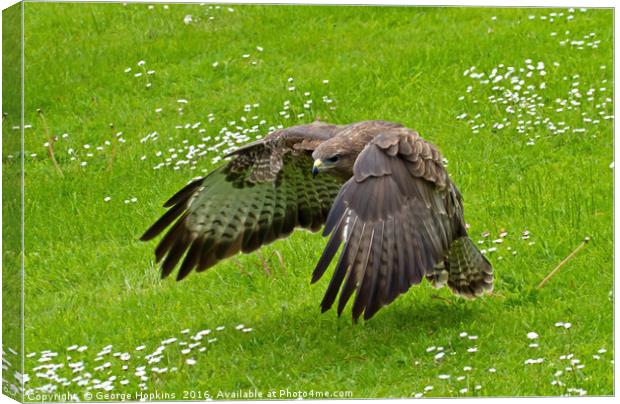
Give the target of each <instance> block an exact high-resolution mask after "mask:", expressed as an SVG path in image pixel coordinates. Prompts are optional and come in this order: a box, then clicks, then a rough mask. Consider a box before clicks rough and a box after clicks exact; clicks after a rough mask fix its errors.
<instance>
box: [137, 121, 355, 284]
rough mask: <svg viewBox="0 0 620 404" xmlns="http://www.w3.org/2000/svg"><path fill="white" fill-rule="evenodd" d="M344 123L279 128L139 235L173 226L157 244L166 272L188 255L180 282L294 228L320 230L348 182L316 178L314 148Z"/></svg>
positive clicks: (184, 192)
mask: <svg viewBox="0 0 620 404" xmlns="http://www.w3.org/2000/svg"><path fill="white" fill-rule="evenodd" d="M338 129H339V127H338V126H334V125H327V124H323V123H314V124H310V125H302V126H296V127H291V128H288V129H285V130H282V131H278V132H274V133H273V134H271V135H269V136H267V137H266V138H265V139H263V140H260V141H258V142H254V143H252V144H249V145H247V146H244V147H242V148H241V149H239V150H237V151H236V152H234V153H233V154H232V155H233V156H234V158H233V159H232V160H231V161H230V162H229V163H228V164H227V165H225V166H221V167H219V168H217V169H215V170H214V171H212V172H211V173H210V174H209V175H207V176H206V177H204V178H201V179H199V180H197V181H194V182H192V183H190V184H188V185H187V186H186V187H184V188H183V189H181V190H180V191H179V192H178V193H177V194H175V195H174V196H173V197H172V198H170V200H168V201H167V202H166V203H165V204H164V207H168V208H170V209H169V210H168V211H167V212H166V213H165V214H164V215H163V216H162V217H161V218H160V219H159V220H158V221H157V222H155V223H154V224H153V225H152V226H151V227H150V228H149V229H148V230H147V231H146V232H145V233H144V235H143V236H142V238H141V240H144V241H147V240H150V239H152V238H154V237H156V236H157V235H158V234H160V233H161V232H163V231H164V230H165V229H166V228H168V226H170V225H172V226H171V227H170V229H169V230H168V232H167V233H166V235H165V236H164V237H163V238H162V239H161V241H160V242H159V245H158V246H157V248H156V249H155V256H156V260H157V262H160V261H161V260H163V263H162V277H165V276H168V275H169V274H170V273H171V272H172V271H173V269H174V268H175V266H176V265H177V264H178V263H179V262H180V261H181V259H182V258H183V257H185V258H184V259H183V261H182V263H181V267H180V269H179V272H178V274H177V280H180V279H183V278H184V277H185V276H187V275H188V274H189V273H190V272H191V270H192V269H196V270H197V271H204V270H206V269H207V268H209V267H211V266H213V265H215V264H216V263H217V262H218V261H220V260H222V259H224V258H227V257H230V256H232V255H234V254H236V253H237V252H239V251H243V252H245V253H248V252H251V251H254V250H256V249H258V248H259V247H260V246H262V245H264V244H267V243H270V242H272V241H274V240H276V239H277V238H282V237H286V236H288V235H289V234H290V233H291V232H292V231H293V229H294V228H295V227H303V228H306V229H309V230H312V231H317V230H319V229H320V228H321V226H322V225H323V223H324V222H325V218H326V217H327V214H328V212H329V208H330V206H331V204H332V202H333V200H334V198H335V196H336V195H337V193H338V190H339V189H340V186H341V185H342V182H343V180H340V179H338V178H335V177H331V176H328V175H326V176H321V178H316V179H314V180H313V179H312V176H311V171H312V163H313V160H312V157H311V153H312V151H313V150H314V148H315V147H316V146H318V145H319V144H320V143H322V142H323V141H325V140H327V139H329V138H330V137H332V136H333V135H334V133H336V132H337V131H338ZM173 223H174V224H173Z"/></svg>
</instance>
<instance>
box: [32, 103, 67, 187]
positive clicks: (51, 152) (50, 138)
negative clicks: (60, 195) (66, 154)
mask: <svg viewBox="0 0 620 404" xmlns="http://www.w3.org/2000/svg"><path fill="white" fill-rule="evenodd" d="M37 112H38V113H39V117H41V122H43V130H44V131H45V136H46V137H47V155H48V156H49V158H50V160H52V164H53V165H54V168H55V169H56V171H57V172H58V174H60V176H61V177H63V178H64V177H65V175H64V173H63V172H62V169H61V168H60V165H59V164H58V161H56V155H55V154H54V143H56V137H55V136H51V135H50V131H49V127H48V126H47V120H46V119H45V115H43V111H41V109H37Z"/></svg>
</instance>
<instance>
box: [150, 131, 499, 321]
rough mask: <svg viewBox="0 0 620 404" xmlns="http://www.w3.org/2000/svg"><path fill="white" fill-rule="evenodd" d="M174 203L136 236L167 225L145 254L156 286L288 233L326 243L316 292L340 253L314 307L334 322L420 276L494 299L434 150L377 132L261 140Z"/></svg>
mask: <svg viewBox="0 0 620 404" xmlns="http://www.w3.org/2000/svg"><path fill="white" fill-rule="evenodd" d="M229 157H230V160H229V161H228V163H227V164H225V165H222V166H220V167H218V168H216V169H214V170H213V171H212V172H211V173H209V174H208V175H206V176H205V177H203V178H201V179H198V180H195V181H193V182H191V183H189V184H188V185H187V186H185V187H184V188H183V189H181V190H180V191H178V192H177V193H176V194H175V195H174V196H172V197H171V198H170V199H169V200H168V201H167V202H166V203H165V204H164V207H167V208H170V209H169V210H168V211H167V212H166V213H165V214H164V215H163V216H162V217H161V218H160V219H159V220H158V221H157V222H155V223H154V224H153V225H152V226H151V227H150V228H149V229H148V230H147V231H146V232H145V233H144V235H143V236H142V238H141V239H142V240H144V241H147V240H151V239H153V238H154V237H156V236H157V235H159V234H160V233H162V232H163V231H164V230H165V229H167V228H168V227H169V226H170V228H169V230H168V232H167V233H166V234H165V235H164V237H163V238H162V239H161V241H160V242H159V244H158V245H157V248H156V249H155V257H156V261H157V262H160V261H162V260H163V262H162V264H161V270H162V277H166V276H168V275H169V274H170V273H171V272H172V271H173V269H174V268H175V267H176V266H177V265H178V264H179V262H181V259H183V260H182V262H181V265H180V268H179V271H178V273H177V280H181V279H183V278H185V277H186V276H187V275H188V274H189V273H190V272H191V271H192V270H193V269H195V270H196V271H198V272H200V271H204V270H206V269H208V268H210V267H212V266H214V265H215V264H216V263H218V262H219V261H220V260H223V259H225V258H227V257H230V256H232V255H234V254H236V253H238V252H239V251H242V252H244V253H249V252H251V251H254V250H256V249H258V248H259V247H261V246H262V245H265V244H268V243H271V242H273V241H274V240H276V239H279V238H284V237H287V236H289V235H290V234H291V233H292V232H293V230H294V229H295V228H298V227H300V228H304V229H307V230H310V231H313V232H316V231H318V230H320V229H321V227H322V226H324V230H323V236H328V235H330V237H329V240H328V241H327V245H326V247H325V249H324V251H323V254H322V255H321V257H320V258H319V261H318V263H317V265H316V268H315V269H314V273H313V274H312V283H314V282H316V281H318V280H319V279H320V278H321V277H322V276H323V274H324V273H325V271H326V270H327V268H328V266H329V264H330V262H331V261H332V259H333V258H334V256H335V255H336V253H337V252H338V250H339V249H340V247H341V246H342V249H341V250H340V255H339V258H338V260H337V263H336V266H335V269H334V272H333V274H332V277H331V281H330V282H329V286H328V287H327V291H326V293H325V297H324V298H323V301H322V302H321V309H322V312H325V311H326V310H328V309H330V308H331V307H332V305H333V304H334V303H335V301H336V298H337V297H338V293H339V292H340V297H339V299H338V306H337V307H338V315H340V314H341V313H342V311H343V309H344V308H345V306H346V304H347V302H348V301H349V300H350V298H351V296H352V294H353V292H356V294H355V298H354V301H353V308H352V315H353V319H354V320H355V321H357V320H358V318H359V317H360V316H361V315H362V313H363V315H364V319H369V318H371V317H372V316H373V315H374V314H375V313H376V312H377V311H378V310H379V309H380V308H381V307H383V306H385V305H387V304H389V303H391V302H392V301H393V300H394V299H395V298H396V297H397V296H399V295H400V294H402V293H405V292H406V291H407V290H408V289H409V288H410V287H411V286H412V285H415V284H418V283H420V282H421V280H422V278H423V277H426V278H427V279H428V280H429V281H430V282H431V283H432V284H433V286H435V287H441V286H444V285H446V284H447V285H448V287H449V288H450V289H451V290H452V292H453V293H455V294H457V295H461V296H465V297H468V298H474V297H478V296H481V295H483V294H484V293H485V292H490V291H491V290H492V289H493V268H492V267H491V264H490V263H489V261H487V259H486V258H485V257H484V256H483V255H482V254H481V253H480V252H479V251H478V249H477V248H476V246H475V245H474V244H473V242H472V241H471V240H470V239H469V237H468V236H467V230H466V226H465V221H464V218H463V204H462V199H461V194H460V193H459V191H458V189H457V188H456V186H455V185H454V184H453V183H452V181H451V180H450V178H449V176H448V173H447V171H446V169H445V167H444V164H443V158H442V156H441V154H440V153H439V151H438V150H437V147H435V146H434V145H432V144H431V143H429V142H427V141H425V140H424V139H422V137H420V135H419V134H418V133H417V132H416V131H415V130H412V129H408V128H406V127H404V126H402V125H400V124H397V123H391V122H385V121H364V122H358V123H353V124H349V125H331V124H327V123H323V122H315V123H311V124H308V125H299V126H293V127H290V128H285V129H281V130H278V131H275V132H273V133H271V134H270V135H268V136H266V137H265V138H264V139H261V140H258V141H255V142H253V143H250V144H247V145H245V146H243V147H241V148H239V149H237V150H236V151H234V152H233V153H231V154H230V155H229Z"/></svg>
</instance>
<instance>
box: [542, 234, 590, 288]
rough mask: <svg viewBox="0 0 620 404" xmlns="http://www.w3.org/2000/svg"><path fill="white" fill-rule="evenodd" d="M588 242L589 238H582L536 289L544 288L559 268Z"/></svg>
mask: <svg viewBox="0 0 620 404" xmlns="http://www.w3.org/2000/svg"><path fill="white" fill-rule="evenodd" d="M588 241H590V237H586V238H584V239H583V240H582V241H581V243H580V244H579V245H578V246H577V248H575V249H574V250H573V252H571V253H570V254H568V256H567V257H566V258H564V259H563V260H562V262H560V263H559V264H558V266H557V267H555V269H554V270H553V271H551V272H549V275H547V276H546V277H545V279H543V280H542V281H541V282H540V283H539V284H538V289H540V288H542V287H543V286H545V284H546V283H547V282H549V279H551V278H552V277H553V275H555V274H556V273H558V271H559V270H560V268H562V267H563V266H564V264H566V263H567V262H568V261H569V260H570V259H571V258H573V257H574V256H575V254H577V252H578V251H579V250H581V249H582V248H583V246H584V245H586V244H587V243H588Z"/></svg>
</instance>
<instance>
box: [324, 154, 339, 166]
mask: <svg viewBox="0 0 620 404" xmlns="http://www.w3.org/2000/svg"><path fill="white" fill-rule="evenodd" d="M339 158H340V156H339V155H335V156H333V157H330V158H328V159H325V162H326V163H332V164H333V163H335V162H336V161H338V159H339Z"/></svg>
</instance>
